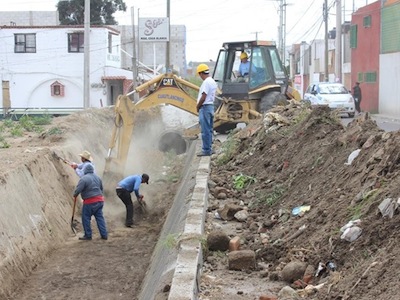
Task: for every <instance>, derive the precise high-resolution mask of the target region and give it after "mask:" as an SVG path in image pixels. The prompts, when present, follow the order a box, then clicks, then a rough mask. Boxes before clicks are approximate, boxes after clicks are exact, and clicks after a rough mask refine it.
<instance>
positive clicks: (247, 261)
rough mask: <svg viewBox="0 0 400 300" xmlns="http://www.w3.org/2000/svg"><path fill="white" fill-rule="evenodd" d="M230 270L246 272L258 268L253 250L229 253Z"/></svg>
mask: <svg viewBox="0 0 400 300" xmlns="http://www.w3.org/2000/svg"><path fill="white" fill-rule="evenodd" d="M228 268H229V270H237V271H245V270H254V269H255V268H256V254H255V253H254V251H252V250H239V251H232V252H229V253H228Z"/></svg>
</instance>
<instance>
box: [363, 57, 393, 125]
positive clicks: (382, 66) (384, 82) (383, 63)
mask: <svg viewBox="0 0 400 300" xmlns="http://www.w3.org/2000/svg"><path fill="white" fill-rule="evenodd" d="M398 80H400V53H399V52H397V53H390V54H381V55H380V59H379V82H380V88H379V113H380V114H382V115H386V116H393V117H396V116H400V97H399V95H400V86H399V85H398V84H397V82H398ZM363 101H364V90H363Z"/></svg>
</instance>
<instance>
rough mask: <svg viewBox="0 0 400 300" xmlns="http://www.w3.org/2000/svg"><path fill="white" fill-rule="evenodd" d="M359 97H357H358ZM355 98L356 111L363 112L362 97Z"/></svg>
mask: <svg viewBox="0 0 400 300" xmlns="http://www.w3.org/2000/svg"><path fill="white" fill-rule="evenodd" d="M356 99H357V98H356ZM356 99H354V105H355V107H356V111H357V112H358V113H360V112H361V106H360V105H361V101H360V99H357V100H356Z"/></svg>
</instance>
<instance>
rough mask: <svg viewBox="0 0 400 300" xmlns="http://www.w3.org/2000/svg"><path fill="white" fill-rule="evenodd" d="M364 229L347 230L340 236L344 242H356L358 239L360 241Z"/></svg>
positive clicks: (351, 228)
mask: <svg viewBox="0 0 400 300" xmlns="http://www.w3.org/2000/svg"><path fill="white" fill-rule="evenodd" d="M361 232H362V229H361V228H360V227H358V226H353V227H350V228H347V229H346V230H345V231H344V232H343V234H342V235H341V236H340V238H341V239H342V240H345V241H348V242H354V241H355V240H356V239H358V238H359V237H360V235H361Z"/></svg>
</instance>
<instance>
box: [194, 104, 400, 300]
mask: <svg viewBox="0 0 400 300" xmlns="http://www.w3.org/2000/svg"><path fill="white" fill-rule="evenodd" d="M399 147H400V133H399V132H391V133H387V132H384V131H382V130H380V129H379V128H378V127H377V125H376V123H375V121H372V120H371V119H370V118H369V116H368V114H364V115H362V116H359V117H358V118H356V119H354V120H353V121H352V122H351V123H350V124H349V125H347V126H346V127H345V126H343V125H342V123H341V121H340V117H339V116H338V115H337V114H336V113H335V112H332V111H330V110H328V109H326V108H324V107H317V108H311V107H307V106H302V105H297V104H293V103H292V104H290V105H288V106H286V107H278V108H276V109H274V110H273V111H270V112H269V113H267V114H266V116H265V118H264V120H262V121H259V122H254V123H253V124H250V125H249V126H247V127H246V128H245V129H242V130H240V131H239V132H236V133H234V134H232V135H231V136H230V137H229V138H228V139H227V140H226V141H225V142H224V143H223V144H222V146H221V147H220V148H219V149H218V150H217V155H216V156H215V157H214V158H213V166H212V173H211V183H212V184H211V185H210V187H211V188H210V190H211V194H212V195H213V196H214V199H213V200H212V201H211V202H210V203H211V204H210V207H209V211H210V213H209V217H208V219H207V228H208V231H209V232H211V231H214V230H216V229H218V228H219V229H221V228H223V229H224V230H225V231H226V233H227V235H228V236H229V237H231V238H232V237H233V236H239V237H240V239H241V246H240V249H249V250H253V251H254V252H255V254H256V260H257V263H258V264H257V266H258V267H257V268H256V270H255V271H253V272H249V271H248V270H246V271H243V272H240V271H229V272H227V269H228V265H227V258H226V256H225V255H216V254H215V253H213V252H210V253H209V256H208V257H207V258H206V261H205V265H204V269H203V273H204V276H203V283H202V293H201V297H202V298H201V299H225V298H228V297H231V298H230V299H258V296H261V295H263V294H273V295H275V296H277V295H278V292H279V290H280V289H281V288H282V287H283V286H284V285H290V286H291V287H292V288H294V289H295V290H297V291H298V294H301V295H302V297H304V298H307V299H332V300H333V299H335V300H338V299H358V300H362V299H396V298H397V297H398V296H397V290H396V286H395V284H393V282H396V281H397V280H398V279H399V275H398V274H399V273H397V270H398V268H399V262H398V260H397V256H398V255H399V254H400V247H399V238H398V234H397V233H398V229H399V228H400V223H399V221H400V214H398V213H397V211H395V213H394V215H393V217H392V218H391V217H388V216H386V217H383V215H382V213H381V212H380V210H379V209H378V206H379V204H380V203H381V202H382V201H383V200H384V199H386V198H392V199H393V202H396V201H397V199H398V198H399V193H400V185H399V183H400V154H399V151H398V149H399ZM355 150H357V151H355ZM357 153H358V156H357ZM350 158H354V160H352V161H351V159H350ZM349 159H350V160H349ZM227 205H239V206H241V207H242V209H244V210H247V212H248V215H247V217H246V218H245V219H242V220H241V222H239V221H238V220H237V219H236V218H232V220H220V218H221V215H220V214H218V213H219V212H221V211H222V209H223V208H224V207H226V206H227ZM393 206H394V207H396V205H395V204H394V205H393ZM295 208H297V211H296V209H295ZM301 210H303V211H302V212H301V213H298V212H299V211H301ZM352 220H353V221H354V220H360V223H359V224H358V227H359V228H361V230H362V233H361V235H360V236H359V237H358V238H356V239H355V240H354V241H352V242H349V241H346V240H344V239H342V238H341V235H342V233H343V232H342V231H341V229H342V227H343V226H344V225H346V224H348V223H349V222H350V221H352ZM231 223H232V224H233V225H232V224H231ZM227 224H231V226H227ZM295 261H300V262H304V263H305V265H308V270H309V274H312V276H311V280H310V278H308V280H307V282H304V280H305V278H298V279H300V281H297V282H295V283H293V282H283V281H282V280H283V278H282V272H281V271H282V270H283V269H284V267H285V266H287V265H288V264H289V263H291V262H295ZM319 265H320V266H321V267H322V270H321V271H318V266H319ZM310 270H311V271H310ZM250 274H253V276H251V275H250ZM219 277H223V280H222V281H223V282H228V283H229V285H230V287H231V288H230V290H231V291H228V290H227V288H226V286H225V287H224V284H223V283H221V282H220V288H219V289H218V288H215V287H216V286H218V282H219V281H218V278H219ZM210 278H212V280H211V281H212V282H213V284H211V285H210V284H209V281H210ZM260 278H262V279H261V280H260ZM309 280H310V281H309ZM272 282H273V283H274V284H275V287H274V285H273V284H272ZM277 283H281V284H280V285H279V284H278V287H277V286H276V284H277ZM213 285H214V287H213V288H212V287H211V286H213ZM249 285H253V286H256V287H258V288H253V292H248V293H247V292H246V287H249ZM262 285H264V286H262ZM307 285H308V286H309V288H308V289H307V288H306V289H305V290H304V287H305V286H307ZM232 287H234V288H232ZM279 299H284V298H283V297H282V298H279ZM285 299H286V298H285ZM290 299H295V298H290Z"/></svg>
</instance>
